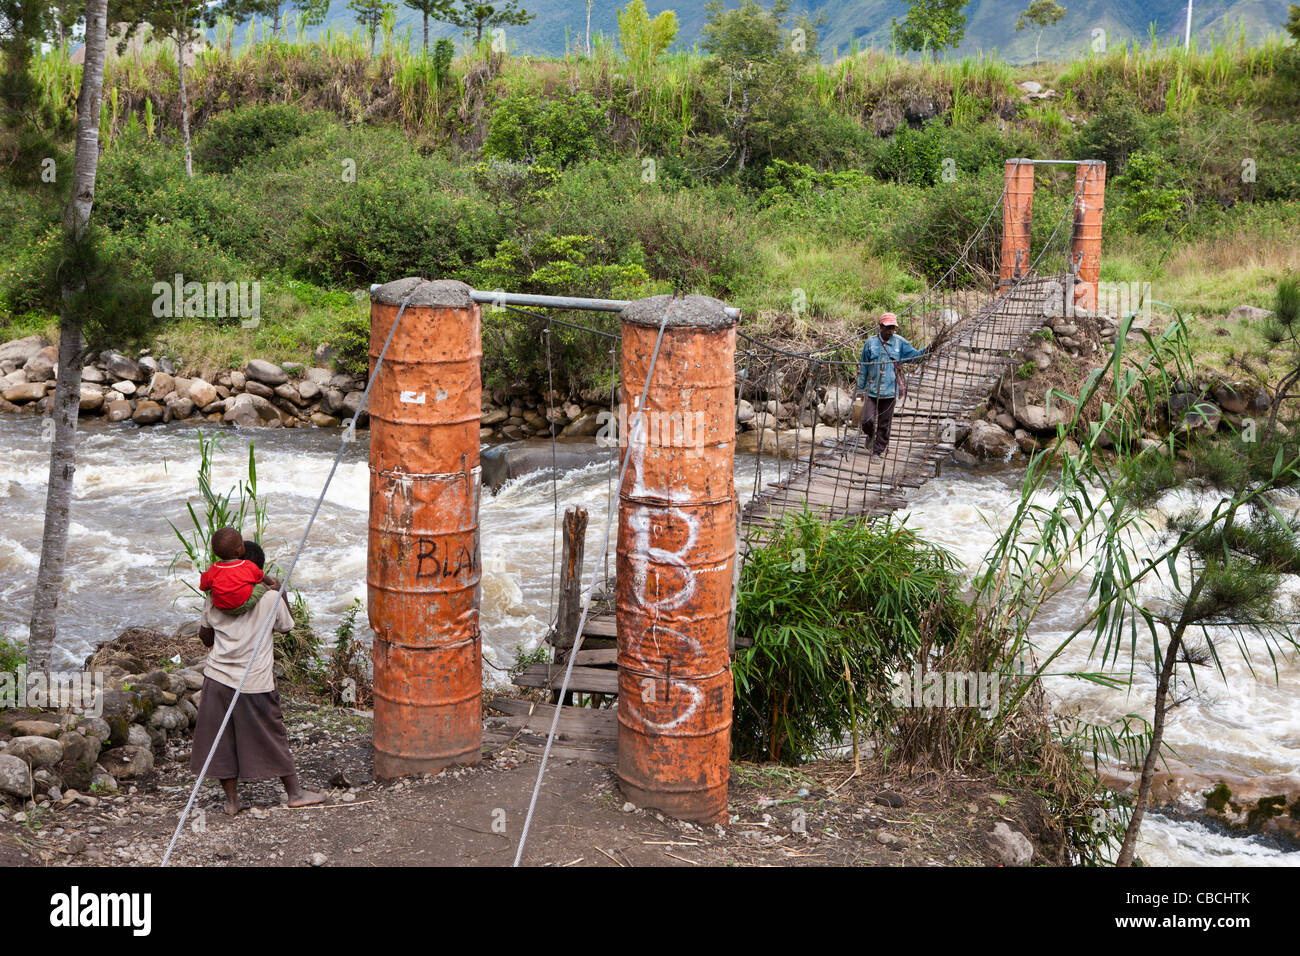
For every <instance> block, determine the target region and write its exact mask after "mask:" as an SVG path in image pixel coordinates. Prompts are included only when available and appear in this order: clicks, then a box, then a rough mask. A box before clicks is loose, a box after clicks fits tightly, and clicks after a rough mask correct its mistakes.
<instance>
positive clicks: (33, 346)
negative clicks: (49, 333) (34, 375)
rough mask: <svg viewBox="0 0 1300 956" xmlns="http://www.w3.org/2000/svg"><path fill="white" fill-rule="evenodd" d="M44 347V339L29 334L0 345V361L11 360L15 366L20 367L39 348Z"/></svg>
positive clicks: (38, 350)
mask: <svg viewBox="0 0 1300 956" xmlns="http://www.w3.org/2000/svg"><path fill="white" fill-rule="evenodd" d="M43 348H45V340H44V339H42V338H41V337H40V336H39V335H29V336H27V337H26V338H22V339H14V340H13V341H11V342H6V343H4V344H3V345H0V362H13V363H14V365H15V366H18V367H20V368H21V367H22V366H23V365H26V364H27V360H28V359H30V358H31V357H32V356H33V355H36V354H37V353H38V352H40V351H41V349H43Z"/></svg>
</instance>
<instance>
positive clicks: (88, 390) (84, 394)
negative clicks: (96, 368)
mask: <svg viewBox="0 0 1300 956" xmlns="http://www.w3.org/2000/svg"><path fill="white" fill-rule="evenodd" d="M103 407H104V392H103V390H102V389H100V388H99V386H97V385H82V386H81V399H80V400H79V401H78V403H77V409H78V410H79V411H83V412H93V411H96V410H98V409H100V408H103Z"/></svg>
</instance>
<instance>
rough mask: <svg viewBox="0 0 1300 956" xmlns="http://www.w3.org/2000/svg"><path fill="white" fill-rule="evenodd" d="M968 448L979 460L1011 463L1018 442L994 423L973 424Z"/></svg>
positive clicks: (978, 422) (968, 438)
mask: <svg viewBox="0 0 1300 956" xmlns="http://www.w3.org/2000/svg"><path fill="white" fill-rule="evenodd" d="M966 448H967V450H969V451H970V453H971V454H973V455H975V456H976V457H977V458H982V459H984V460H986V461H1010V460H1011V457H1012V455H1014V454H1015V453H1016V440H1015V438H1013V437H1012V436H1011V435H1009V434H1007V432H1006V431H1005V430H1004V429H1002V428H1001V427H1000V426H998V425H995V424H993V423H992V422H986V421H983V420H977V421H974V422H971V426H970V435H968V436H967V438H966Z"/></svg>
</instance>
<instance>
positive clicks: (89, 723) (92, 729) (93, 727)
mask: <svg viewBox="0 0 1300 956" xmlns="http://www.w3.org/2000/svg"><path fill="white" fill-rule="evenodd" d="M77 730H79V731H81V732H82V733H83V734H85V735H86V736H87V737H94V738H95V739H96V740H98V741H99V742H100V743H101V744H106V743H108V740H109V738H110V737H112V736H113V732H112V731H111V730H110V729H109V727H108V721H106V720H104V718H103V717H86V718H84V719H82V720H80V721H78V722H77Z"/></svg>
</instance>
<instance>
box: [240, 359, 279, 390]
mask: <svg viewBox="0 0 1300 956" xmlns="http://www.w3.org/2000/svg"><path fill="white" fill-rule="evenodd" d="M244 375H245V376H246V377H247V378H248V379H249V381H254V382H261V383H262V384H263V385H269V386H271V388H275V386H277V385H283V384H284V383H285V382H287V381H289V376H288V375H287V374H285V371H284V369H282V368H280V366H278V365H276V364H275V363H274V362H267V361H265V360H263V359H253V360H252V361H251V362H249V363H248V365H247V366H245V367H244Z"/></svg>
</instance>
